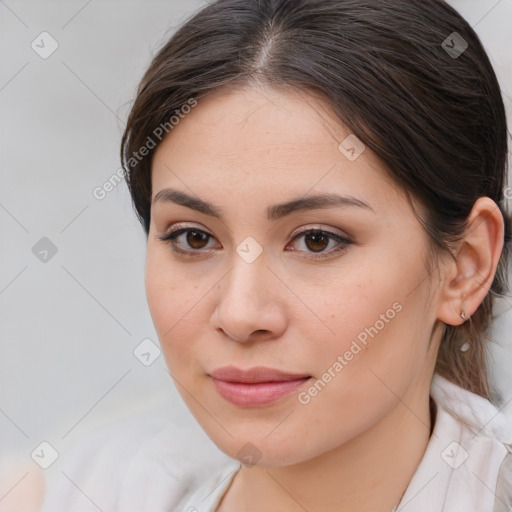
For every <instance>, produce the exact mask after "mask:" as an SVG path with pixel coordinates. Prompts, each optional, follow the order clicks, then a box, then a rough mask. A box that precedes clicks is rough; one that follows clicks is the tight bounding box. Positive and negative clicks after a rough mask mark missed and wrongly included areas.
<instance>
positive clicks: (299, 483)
mask: <svg viewBox="0 0 512 512" xmlns="http://www.w3.org/2000/svg"><path fill="white" fill-rule="evenodd" d="M431 430H432V421H431V407H430V402H429V394H428V392H427V393H425V392H424V390H423V393H422V395H421V397H419V396H409V397H407V396H406V397H404V398H403V401H400V402H398V404H397V405H396V406H395V407H394V408H393V409H392V410H391V411H390V412H389V413H388V414H387V415H386V416H385V417H384V418H382V419H381V420H380V421H379V422H378V423H376V424H375V425H373V426H372V427H371V428H370V429H369V430H367V431H365V432H364V433H362V434H360V435H359V436H357V437H356V438H354V439H352V440H351V441H349V442H348V443H345V444H343V445H342V446H339V447H337V448H336V449H334V450H331V451H329V452H327V453H325V454H322V455H321V456H319V457H316V458H314V459H311V460H308V461H305V462H302V463H300V464H295V465H292V466H283V467H270V468H269V467H258V466H254V467H246V466H242V467H241V469H240V471H239V472H238V473H237V475H236V476H235V478H234V480H233V482H232V484H231V487H230V489H229V490H228V493H227V494H226V495H225V497H224V499H223V501H222V503H221V505H220V507H219V508H218V509H217V510H218V512H231V511H232V510H244V512H253V511H254V512H256V511H258V512H259V511H261V510H280V511H283V512H304V510H310V511H313V510H322V511H323V512H331V511H332V512H334V511H336V512H339V511H343V510H350V511H357V512H391V510H392V509H393V507H394V506H395V505H397V503H398V502H399V501H400V498H401V497H402V495H403V493H404V492H405V490H406V488H407V486H408V484H409V482H410V480H411V478H412V476H413V475H414V473H415V471H416V469H417V467H418V465H419V463H420V461H421V459H422V457H423V455H424V452H425V449H426V447H427V444H428V441H429V439H430V434H431Z"/></svg>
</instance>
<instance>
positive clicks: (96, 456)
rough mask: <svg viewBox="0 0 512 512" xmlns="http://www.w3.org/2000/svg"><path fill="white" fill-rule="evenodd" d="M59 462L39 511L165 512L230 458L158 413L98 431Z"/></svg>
mask: <svg viewBox="0 0 512 512" xmlns="http://www.w3.org/2000/svg"><path fill="white" fill-rule="evenodd" d="M62 459H63V460H62V462H60V464H59V465H58V467H56V468H52V469H53V471H52V472H51V474H50V475H49V477H48V478H47V495H46V498H45V501H44V504H43V512H69V511H70V510H72V511H73V512H85V511H89V510H93V509H94V510H97V509H100V510H102V511H103V512H132V511H133V512H164V511H165V512H167V511H169V510H173V507H175V505H176V504H177V503H178V502H179V501H180V500H181V499H182V498H183V497H184V495H186V494H187V493H188V492H189V491H190V489H193V488H196V487H197V483H198V481H201V480H203V479H204V478H205V477H206V476H207V475H209V474H211V472H212V471H215V470H218V469H220V468H221V467H223V465H224V464H225V463H226V460H230V459H228V458H227V456H226V455H224V454H223V453H222V452H220V451H219V450H218V449H217V448H216V447H215V446H214V445H213V443H211V441H210V440H209V439H208V438H207V437H206V435H205V434H204V433H203V432H202V430H200V429H199V428H195V427H194V426H191V425H187V426H185V427H184V426H179V425H176V424H173V423H172V421H169V418H168V416H167V417H166V415H161V414H158V413H153V414H149V415H145V416H137V417H133V418H130V419H128V420H122V421H118V422H116V423H114V424H112V425H109V426H106V427H102V428H101V429H98V430H97V431H95V432H93V433H92V434H89V435H88V436H87V437H85V438H84V439H82V440H81V441H80V442H79V443H77V444H76V445H75V446H73V448H72V449H71V450H70V451H69V453H67V454H66V455H65V456H64V457H63V458H62ZM91 507H92V508H91Z"/></svg>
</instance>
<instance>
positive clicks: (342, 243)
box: [158, 227, 354, 259]
mask: <svg viewBox="0 0 512 512" xmlns="http://www.w3.org/2000/svg"><path fill="white" fill-rule="evenodd" d="M189 231H195V232H197V233H200V234H204V235H207V236H208V237H210V238H209V239H208V242H209V241H210V239H211V238H213V235H211V234H210V233H208V232H207V231H204V230H202V229H198V228H194V227H181V228H180V227H178V228H176V229H174V230H173V231H170V232H169V233H166V234H164V235H162V236H159V237H158V240H160V241H162V242H164V243H166V244H167V245H169V246H170V248H171V250H172V251H173V252H175V253H177V254H180V255H182V256H185V257H188V258H196V257H200V256H204V253H205V252H206V250H205V249H196V250H190V251H189V250H185V249H183V248H181V247H180V244H179V243H178V242H177V241H176V239H177V238H178V236H180V235H182V234H183V233H187V232H189ZM312 233H315V234H321V235H324V236H327V237H328V238H329V239H330V240H334V241H335V242H338V244H339V245H338V246H336V247H335V248H334V249H331V250H330V251H328V252H318V253H315V252H310V251H300V250H298V249H297V250H294V251H295V252H308V254H309V255H310V256H309V257H310V258H312V259H324V258H328V257H331V256H333V255H334V254H338V253H340V252H343V251H345V250H346V249H347V248H348V247H349V246H350V245H352V244H353V243H354V242H352V241H351V240H349V239H348V238H345V237H342V236H340V235H338V234H336V233H332V232H330V231H326V230H324V229H320V228H306V229H303V230H300V231H298V232H297V233H295V235H294V236H293V238H292V239H291V241H290V242H295V240H297V239H298V238H300V237H302V236H305V235H308V234H312Z"/></svg>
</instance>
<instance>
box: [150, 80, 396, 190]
mask: <svg viewBox="0 0 512 512" xmlns="http://www.w3.org/2000/svg"><path fill="white" fill-rule="evenodd" d="M354 137H355V136H354V135H353V134H351V133H350V130H349V129H348V127H347V126H345V125H344V124H343V123H341V122H340V121H339V120H338V119H337V118H336V117H335V116H334V115H333V113H332V108H331V107H330V106H329V105H328V104H327V103H326V102H325V101H324V100H323V99H322V98H320V97H319V96H317V95H315V94H313V93H310V92H305V91H283V90H277V89H273V88H269V87H245V88H241V89H234V88H231V89H226V90H223V89H221V90H218V91H215V92H214V93H211V94H210V95H208V96H206V97H204V98H202V99H200V100H199V101H198V104H197V106H195V107H194V108H193V109H192V110H191V111H190V113H188V114H187V115H185V116H184V117H183V119H181V120H180V122H179V123H178V124H177V125H176V126H175V127H174V128H173V130H172V131H171V132H170V133H169V135H168V136H167V137H166V138H165V139H164V140H163V142H162V143H161V144H160V145H159V147H158V148H157V150H156V152H155V155H154V157H153V165H152V184H153V193H154V194H156V193H157V192H158V190H159V189H161V188H164V187H165V186H170V185H181V186H183V185H184V184H185V185H186V186H188V187H192V188H193V189H195V191H197V192H199V191H201V192H202V193H203V192H205V191H206V192H207V191H210V192H211V193H212V194H214V196H217V195H219V192H220V191H221V190H227V189H229V190H230V191H235V190H236V191H239V193H243V194H248V195H249V196H250V195H253V194H255V193H259V192H261V193H266V192H269V191H270V189H272V190H275V189H276V188H277V189H279V190H281V196H282V195H283V194H284V193H285V191H290V195H297V194H306V193H307V192H308V191H309V190H312V189H313V188H315V187H316V188H319V189H321V190H322V191H326V190H336V189H338V190H340V191H344V190H343V189H346V191H349V192H350V193H363V194H365V195H366V196H367V197H368V196H370V197H371V196H372V195H375V194H377V193H378V192H382V191H383V188H382V187H383V186H384V185H385V186H387V188H388V189H389V190H387V192H388V193H391V194H396V193H398V192H397V190H396V189H397V187H396V186H395V185H394V183H392V182H391V180H390V179H389V177H388V176H387V173H385V172H384V167H383V165H382V163H381V162H380V160H379V159H378V158H377V157H376V155H375V154H374V153H373V152H371V151H370V150H369V149H368V148H365V147H364V145H362V143H360V144H361V147H362V148H364V151H362V153H361V154H360V156H358V157H357V158H355V159H349V158H348V157H347V153H346V151H345V149H346V148H345V146H346V144H345V146H343V144H344V141H345V140H349V142H354V139H353V138H354ZM347 138H348V139H347ZM356 141H357V139H356ZM340 143H343V144H342V146H343V147H342V150H340ZM361 147H356V148H355V149H356V150H357V151H358V152H359V151H360V150H361ZM344 148H345V149H344ZM351 155H352V154H349V155H348V156H351ZM356 156H357V155H356ZM340 187H341V188H340ZM292 192H293V194H292Z"/></svg>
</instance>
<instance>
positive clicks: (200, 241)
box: [158, 228, 222, 257]
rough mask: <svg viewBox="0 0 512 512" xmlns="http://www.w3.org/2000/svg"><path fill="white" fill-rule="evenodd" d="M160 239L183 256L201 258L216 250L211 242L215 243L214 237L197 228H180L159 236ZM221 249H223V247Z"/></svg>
mask: <svg viewBox="0 0 512 512" xmlns="http://www.w3.org/2000/svg"><path fill="white" fill-rule="evenodd" d="M158 239H159V240H161V241H162V242H164V243H166V244H168V245H169V246H170V247H171V249H172V251H174V252H176V253H179V254H181V255H183V256H191V257H192V256H200V255H204V254H206V253H207V252H208V250H210V249H214V248H215V247H212V246H211V244H210V242H211V241H215V239H214V237H213V235H211V234H210V233H207V232H206V231H203V230H202V229H197V228H178V229H176V230H174V231H172V232H170V233H167V234H165V235H163V236H159V237H158ZM217 248H219V247H218V246H217ZM220 248H221V249H222V246H221V247H220Z"/></svg>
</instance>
